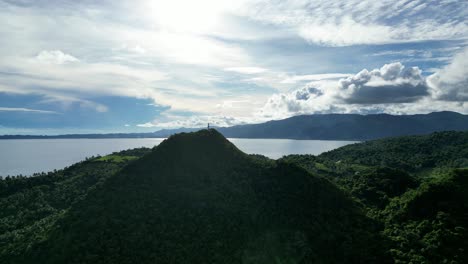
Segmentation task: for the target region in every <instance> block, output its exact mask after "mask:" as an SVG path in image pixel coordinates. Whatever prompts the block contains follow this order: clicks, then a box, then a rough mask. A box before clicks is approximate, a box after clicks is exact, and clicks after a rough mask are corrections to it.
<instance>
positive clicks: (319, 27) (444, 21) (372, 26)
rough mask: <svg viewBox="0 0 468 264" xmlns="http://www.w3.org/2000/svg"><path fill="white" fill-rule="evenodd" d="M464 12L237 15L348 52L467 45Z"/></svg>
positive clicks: (316, 10)
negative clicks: (429, 43)
mask: <svg viewBox="0 0 468 264" xmlns="http://www.w3.org/2000/svg"><path fill="white" fill-rule="evenodd" d="M465 10H466V4H465V3H464V2H463V1H456V2H452V3H448V2H441V1H432V2H431V4H429V5H428V4H424V2H423V0H415V1H371V0H348V1H328V0H281V1H280V0H277V1H264V0H257V1H250V2H249V3H248V4H247V5H246V6H245V7H244V8H242V9H241V14H243V15H245V16H248V17H249V18H250V19H253V20H256V21H259V22H262V23H266V24H273V25H277V26H281V27H285V28H288V29H291V30H295V31H296V32H297V34H298V35H299V36H301V37H303V38H304V39H306V40H308V41H310V42H313V43H317V44H321V45H329V46H347V45H355V44H383V43H396V42H408V41H421V40H440V39H466V38H467V32H468V25H467V24H466V12H465ZM449 13H450V16H449V17H448V16H447V14H449Z"/></svg>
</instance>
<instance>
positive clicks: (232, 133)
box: [0, 111, 468, 140]
mask: <svg viewBox="0 0 468 264" xmlns="http://www.w3.org/2000/svg"><path fill="white" fill-rule="evenodd" d="M201 129H202V128H178V129H162V130H158V131H156V132H148V133H112V134H69V135H55V136H35V135H3V136H0V139H43V138H50V139H58V138H166V137H169V136H171V135H173V134H176V133H180V132H193V131H198V130H201ZM216 129H217V130H218V131H219V132H221V134H223V135H224V136H225V137H230V138H277V139H309V140H371V139H379V138H385V137H395V136H407V135H423V134H429V133H432V132H438V131H448V130H453V131H466V130H468V115H463V114H460V113H456V112H450V111H441V112H432V113H429V114H415V115H390V114H369V115H360V114H317V115H299V116H293V117H289V118H286V119H282V120H271V121H267V122H265V123H259V124H245V125H236V126H231V127H216Z"/></svg>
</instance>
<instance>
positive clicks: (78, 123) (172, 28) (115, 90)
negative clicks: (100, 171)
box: [0, 0, 468, 134]
mask: <svg viewBox="0 0 468 264" xmlns="http://www.w3.org/2000/svg"><path fill="white" fill-rule="evenodd" d="M0 36H1V38H0V47H1V48H0V134H64V133H109V132H149V131H156V130H159V129H169V128H178V127H203V126H206V124H207V123H208V122H209V123H210V124H212V125H215V126H231V125H237V124H246V123H259V122H264V121H267V120H274V119H283V118H287V117H290V116H294V115H301V114H325V113H358V114H372V113H388V114H424V113H430V112H434V111H456V112H460V113H464V114H468V77H467V76H468V2H467V1H465V0H438V1H430V0H414V1H409V0H391V1H390V0H379V1H375V0H372V1H371V0H348V1H325V0H280V1H264V0H236V1H225V0H198V1H188V0H186V1H182V0H169V1H151V0H141V1H138V0H121V1H118V0H113V1H110V0H109V1H108V0H102V1H90V0H81V1H80V0H73V1H71V0H70V1H68V0H62V1H59V0H47V1H46V0H0Z"/></svg>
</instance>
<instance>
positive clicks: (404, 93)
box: [337, 62, 429, 104]
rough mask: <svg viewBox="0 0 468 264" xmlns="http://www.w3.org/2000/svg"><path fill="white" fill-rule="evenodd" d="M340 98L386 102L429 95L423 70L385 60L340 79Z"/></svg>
mask: <svg viewBox="0 0 468 264" xmlns="http://www.w3.org/2000/svg"><path fill="white" fill-rule="evenodd" d="M338 89H339V94H338V95H337V96H338V97H339V98H341V99H343V100H344V101H345V102H347V103H355V104H383V103H408V102H414V101H417V100H418V99H420V98H421V97H423V96H426V95H428V94H429V93H428V87H427V85H426V82H425V79H424V77H423V76H422V75H421V70H420V69H419V68H417V67H411V68H405V66H403V65H402V64H401V63H399V62H396V63H390V64H385V65H384V66H382V68H380V69H374V70H372V71H368V70H366V69H364V70H362V71H360V72H359V73H358V74H356V75H354V76H351V77H348V78H346V79H342V80H340V81H339V86H338Z"/></svg>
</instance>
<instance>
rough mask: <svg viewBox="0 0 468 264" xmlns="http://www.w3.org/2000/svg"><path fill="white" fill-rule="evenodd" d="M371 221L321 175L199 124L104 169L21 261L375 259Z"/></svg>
mask: <svg viewBox="0 0 468 264" xmlns="http://www.w3.org/2000/svg"><path fill="white" fill-rule="evenodd" d="M372 226H373V223H372V222H371V221H370V220H369V219H367V218H365V217H364V216H363V215H362V214H361V212H360V210H358V209H357V208H356V207H355V205H354V204H353V202H352V201H351V200H349V199H348V198H346V197H345V196H344V195H343V194H342V193H341V192H340V191H339V190H338V189H336V188H335V187H334V186H333V185H332V184H330V183H329V182H328V181H326V180H324V179H321V178H316V177H313V176H311V175H310V174H308V173H307V172H306V171H305V170H303V169H301V168H299V167H297V166H295V165H291V164H288V163H281V162H280V163H277V162H275V161H270V160H260V159H254V158H252V157H250V156H248V155H246V154H244V153H242V152H241V151H239V150H238V149H237V148H236V147H235V146H234V145H232V144H231V143H230V142H229V141H227V140H226V139H225V138H224V137H223V136H222V135H221V134H219V133H218V132H217V131H215V130H203V131H199V132H196V133H189V134H179V135H175V136H173V137H170V138H169V139H167V140H166V141H164V142H163V143H161V144H160V145H159V146H158V147H156V148H155V149H154V150H153V151H152V152H151V153H149V154H148V155H146V156H144V157H143V158H141V159H139V160H137V161H135V162H133V163H131V164H130V165H128V166H127V167H126V168H124V169H123V170H122V171H121V172H120V173H118V174H116V175H114V176H113V177H111V178H109V179H108V180H107V181H106V182H105V183H104V184H103V185H102V186H101V187H100V188H97V189H96V190H95V191H93V192H91V193H90V194H89V195H88V196H87V198H86V199H85V200H83V201H82V202H80V203H78V204H76V206H75V207H73V208H72V209H71V210H70V212H69V213H68V215H67V216H66V217H65V218H64V220H63V221H61V222H60V223H59V225H57V228H56V230H55V231H54V232H53V233H52V234H51V236H50V238H49V240H48V241H47V242H46V243H44V244H43V245H42V246H41V247H38V248H36V249H34V252H32V254H31V256H30V257H33V258H32V259H29V258H28V257H27V258H26V259H25V261H26V262H28V261H30V260H35V261H38V260H40V261H41V262H47V263H275V262H277V263H311V262H312V263H343V262H347V263H373V262H379V263H381V262H385V258H384V257H383V256H382V255H381V253H380V249H381V248H382V245H379V244H378V243H377V240H376V239H378V238H377V236H376V235H374V233H373V228H372ZM379 258H380V261H378V259H379Z"/></svg>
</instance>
